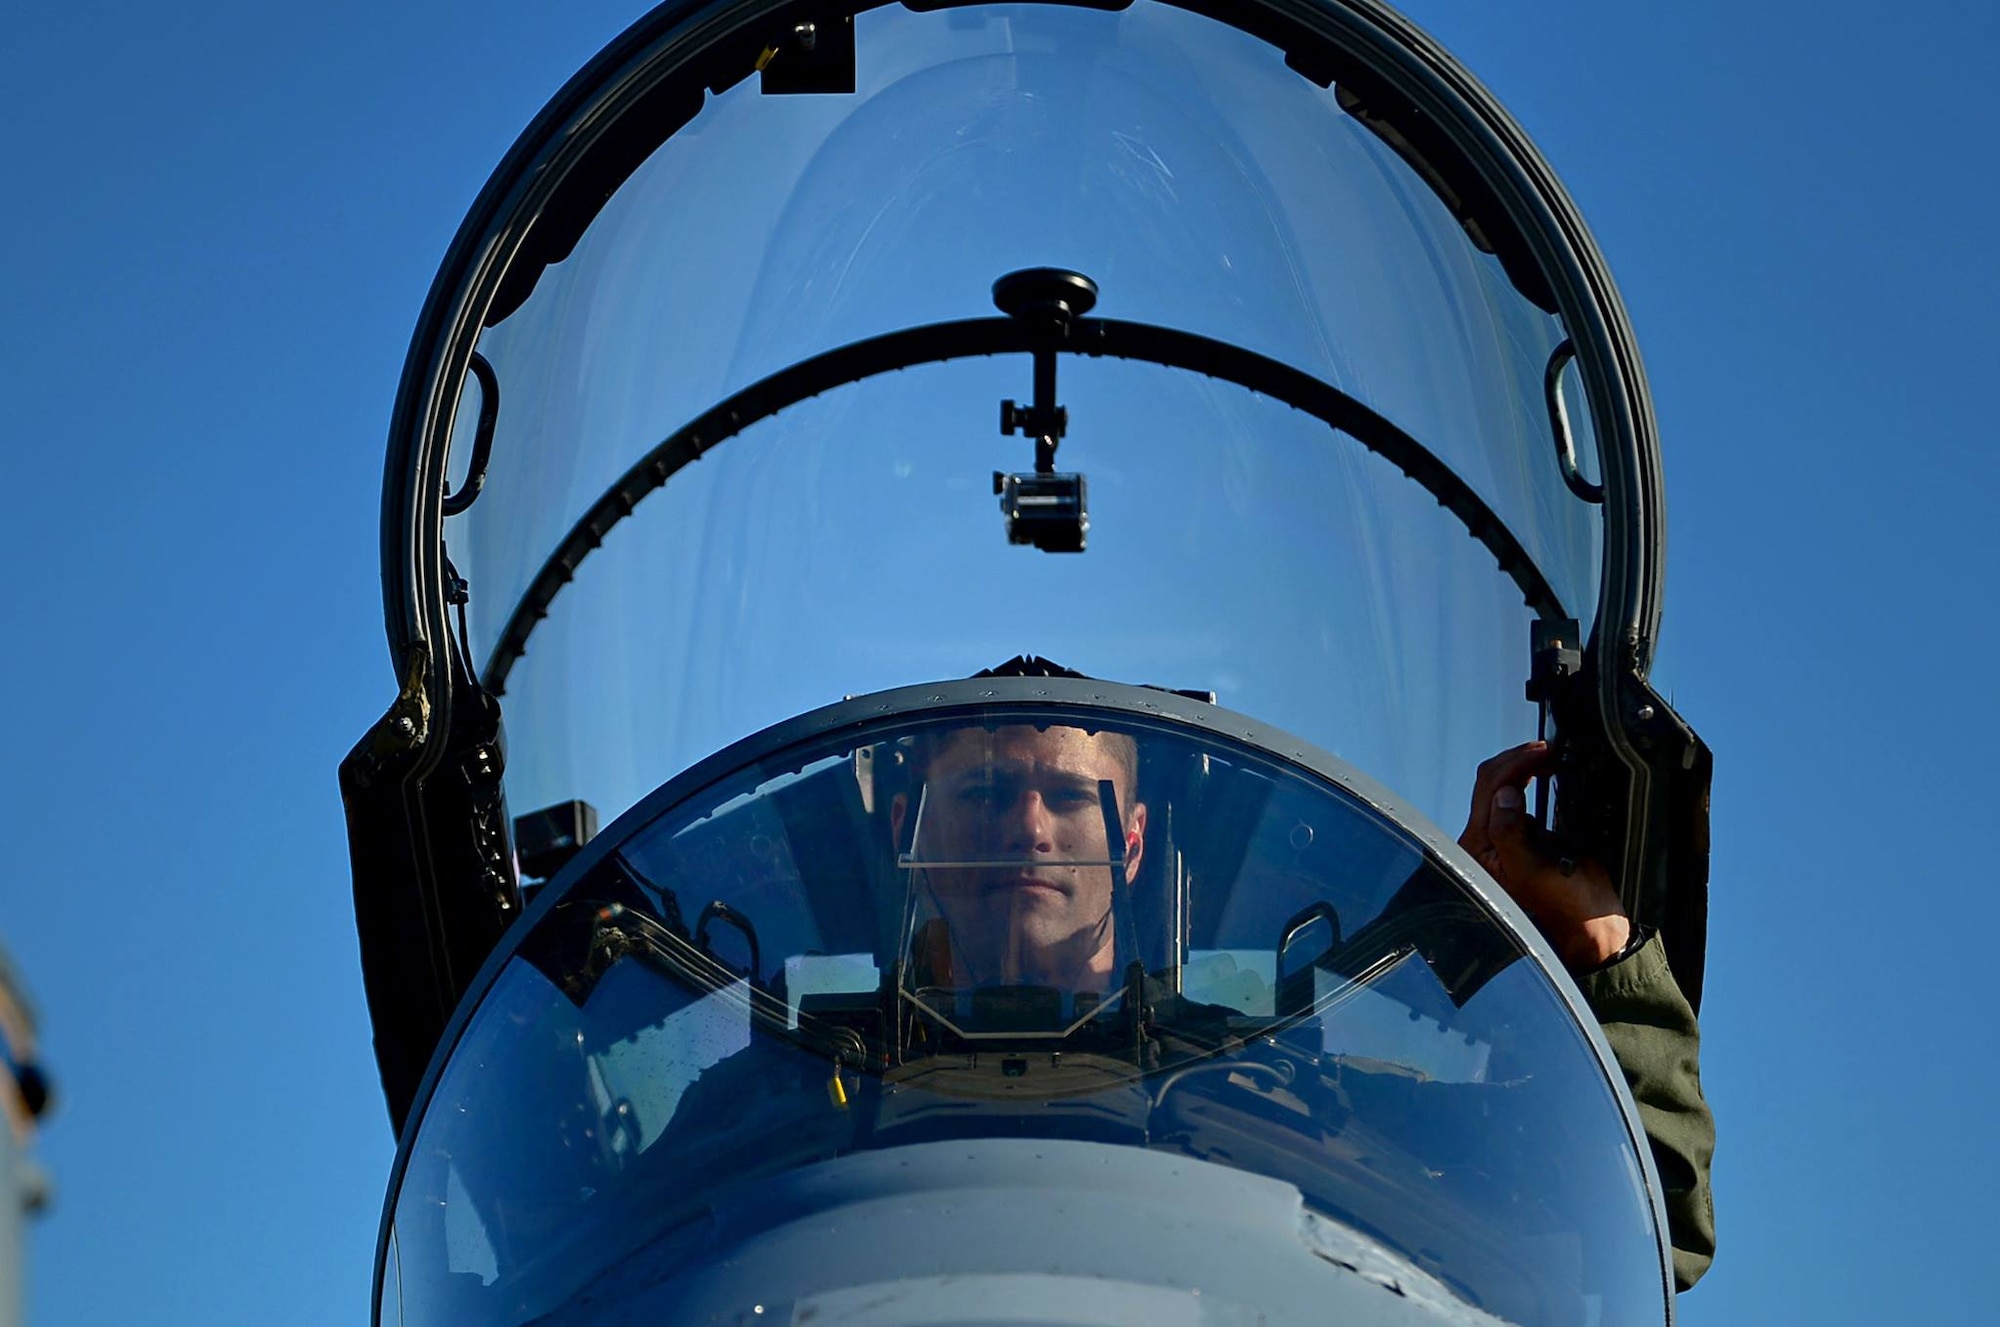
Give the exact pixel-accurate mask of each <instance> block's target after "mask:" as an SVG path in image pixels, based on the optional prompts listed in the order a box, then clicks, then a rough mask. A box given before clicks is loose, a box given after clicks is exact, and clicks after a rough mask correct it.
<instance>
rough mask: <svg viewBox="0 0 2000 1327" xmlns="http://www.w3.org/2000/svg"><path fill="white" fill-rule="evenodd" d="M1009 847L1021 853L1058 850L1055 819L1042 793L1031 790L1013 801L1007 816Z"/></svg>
mask: <svg viewBox="0 0 2000 1327" xmlns="http://www.w3.org/2000/svg"><path fill="white" fill-rule="evenodd" d="M1007 847H1008V849H1009V850H1010V851H1013V852H1020V853H1035V852H1054V851H1055V850H1056V840H1055V817H1054V816H1053V815H1051V814H1050V813H1049V804H1048V803H1047V802H1045V801H1043V800H1042V795H1041V794H1040V793H1038V792H1034V791H1032V790H1030V791H1028V792H1025V793H1022V794H1021V795H1020V796H1019V797H1018V798H1016V799H1015V800H1014V805H1013V806H1012V807H1011V808H1010V809H1009V811H1008V813H1007Z"/></svg>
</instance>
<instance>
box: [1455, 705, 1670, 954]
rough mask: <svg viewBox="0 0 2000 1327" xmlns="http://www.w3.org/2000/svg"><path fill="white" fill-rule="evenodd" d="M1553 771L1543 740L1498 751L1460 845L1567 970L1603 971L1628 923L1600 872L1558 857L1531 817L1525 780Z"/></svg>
mask: <svg viewBox="0 0 2000 1327" xmlns="http://www.w3.org/2000/svg"><path fill="white" fill-rule="evenodd" d="M1554 766H1555V753H1554V752H1553V751H1552V750H1550V748H1549V744H1548V743H1547V742H1527V743H1523V744H1522V745H1520V746H1517V747H1515V748H1513V749H1512V750H1510V751H1502V752H1501V753H1500V754H1499V755H1497V756H1494V757H1493V758H1492V759H1491V760H1488V761H1486V762H1485V763H1484V764H1482V765H1481V766H1480V767H1479V777H1478V778H1477V780H1475V781H1474V783H1473V785H1472V811H1471V814H1469V815H1468V816H1467V817H1466V821H1465V832H1464V833H1463V834H1460V835H1459V836H1458V846H1459V847H1461V848H1463V849H1465V850H1466V851H1467V852H1469V853H1471V854H1472V856H1473V858H1474V860H1476V861H1477V862H1478V863H1479V864H1480V865H1481V866H1483V867H1485V868H1486V870H1487V872H1488V873H1489V874H1490V875H1492V877H1493V878H1494V879H1495V880H1497V881H1499V882H1500V887H1501V888H1502V889H1505V890H1506V891H1507V893H1508V894H1509V895H1510V896H1512V898H1513V900H1514V901H1515V902H1516V903H1518V904H1520V905H1521V908H1522V910H1523V911H1525V912H1526V913H1527V914H1528V915H1529V916H1530V917H1532V918H1533V919H1534V921H1535V925H1536V926H1538V927H1540V928H1541V932H1542V935H1543V936H1544V938H1546V939H1547V940H1548V942H1549V946H1550V947H1551V948H1552V949H1554V950H1555V951H1556V956H1557V957H1558V958H1560V959H1562V961H1563V964H1564V966H1566V967H1567V968H1569V970H1570V971H1571V972H1575V973H1584V972H1589V971H1591V970H1592V969H1594V968H1600V967H1603V966H1604V965H1605V964H1606V963H1609V962H1610V961H1611V960H1612V959H1614V958H1616V957H1617V956H1618V955H1619V954H1620V953H1622V952H1623V951H1624V949H1625V946H1626V944H1627V943H1628V942H1629V941H1630V940H1631V938H1632V920H1631V918H1630V917H1628V916H1626V915H1625V906H1624V904H1622V903H1621V902H1619V899H1618V891H1617V889H1615V888H1614V887H1613V886H1612V884H1611V877H1610V875H1609V874H1608V873H1607V872H1606V871H1605V869H1604V867H1603V866H1601V865H1600V864H1598V863H1597V862H1594V861H1591V860H1589V859H1587V858H1585V859H1578V860H1575V861H1570V860H1568V859H1565V858H1561V857H1558V856H1557V855H1556V854H1555V852H1554V851H1553V848H1552V845H1551V844H1550V843H1549V842H1548V841H1547V835H1546V834H1545V833H1544V832H1543V830H1542V828H1541V826H1539V825H1537V824H1535V823H1534V821H1533V820H1532V819H1531V818H1530V817H1529V815H1528V809H1527V806H1528V801H1527V795H1526V792H1525V789H1526V788H1527V785H1528V781H1529V780H1530V779H1532V778H1534V777H1535V776H1536V775H1538V774H1544V773H1547V772H1549V771H1550V770H1551V769H1553V768H1554Z"/></svg>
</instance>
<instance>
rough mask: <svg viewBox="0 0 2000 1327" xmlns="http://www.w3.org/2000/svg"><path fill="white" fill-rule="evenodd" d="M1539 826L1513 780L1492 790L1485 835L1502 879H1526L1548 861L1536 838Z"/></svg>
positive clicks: (1519, 881)
mask: <svg viewBox="0 0 2000 1327" xmlns="http://www.w3.org/2000/svg"><path fill="white" fill-rule="evenodd" d="M1538 828H1539V827H1538V826H1536V825H1535V824H1534V823H1533V822H1532V821H1530V820H1529V819H1528V799H1527V795H1526V794H1525V793H1523V792H1522V790H1521V789H1520V788H1519V787H1518V786H1516V785H1514V784H1511V783H1509V784H1506V785H1503V786H1502V787H1500V788H1498V789H1496V790H1495V791H1494V794H1493V808H1492V811H1491V813H1490V814H1489V815H1488V816H1487V818H1486V837H1487V841H1488V842H1489V843H1491V844H1492V850H1491V854H1490V855H1491V857H1492V858H1494V859H1497V861H1498V862H1499V866H1500V869H1499V870H1498V871H1496V872H1495V873H1494V874H1496V875H1498V876H1499V877H1500V879H1501V881H1502V883H1507V882H1510V881H1511V882H1514V883H1515V884H1517V885H1518V884H1521V883H1525V882H1526V881H1528V880H1530V879H1532V878H1533V877H1534V876H1535V875H1536V874H1537V873H1538V872H1541V871H1546V870H1548V869H1549V868H1550V865H1551V863H1550V862H1549V861H1548V858H1547V855H1546V854H1544V853H1543V852H1542V851H1541V848H1540V846H1539V844H1538V843H1537V841H1536V830H1537V829H1538Z"/></svg>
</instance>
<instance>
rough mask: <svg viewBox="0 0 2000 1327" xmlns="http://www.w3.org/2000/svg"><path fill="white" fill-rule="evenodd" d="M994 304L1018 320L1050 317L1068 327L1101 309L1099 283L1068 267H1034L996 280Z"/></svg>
mask: <svg viewBox="0 0 2000 1327" xmlns="http://www.w3.org/2000/svg"><path fill="white" fill-rule="evenodd" d="M993 303H994V305H995V306H996V307H997V308H998V309H999V310H1000V312H1002V313H1004V314H1008V315H1010V316H1012V317H1015V318H1032V319H1036V320H1041V319H1045V318H1046V319H1051V320H1053V321H1055V322H1058V323H1062V324H1064V325H1065V326H1067V325H1068V323H1069V321H1070V319H1072V318H1081V317H1082V316H1083V315H1084V314H1086V313H1089V312H1090V311H1091V310H1092V309H1093V308H1095V307H1097V283H1096V282H1095V281H1092V280H1091V279H1090V278H1089V277H1087V276H1085V275H1084V274H1083V273H1081V272H1072V271H1070V270H1068V269H1067V268H1062V267H1030V268H1026V269H1024V270H1022V271H1019V272H1009V273H1008V274H1007V275H1006V276H1003V277H1001V278H1000V279H999V280H998V281H995V282H994V283H993Z"/></svg>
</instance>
